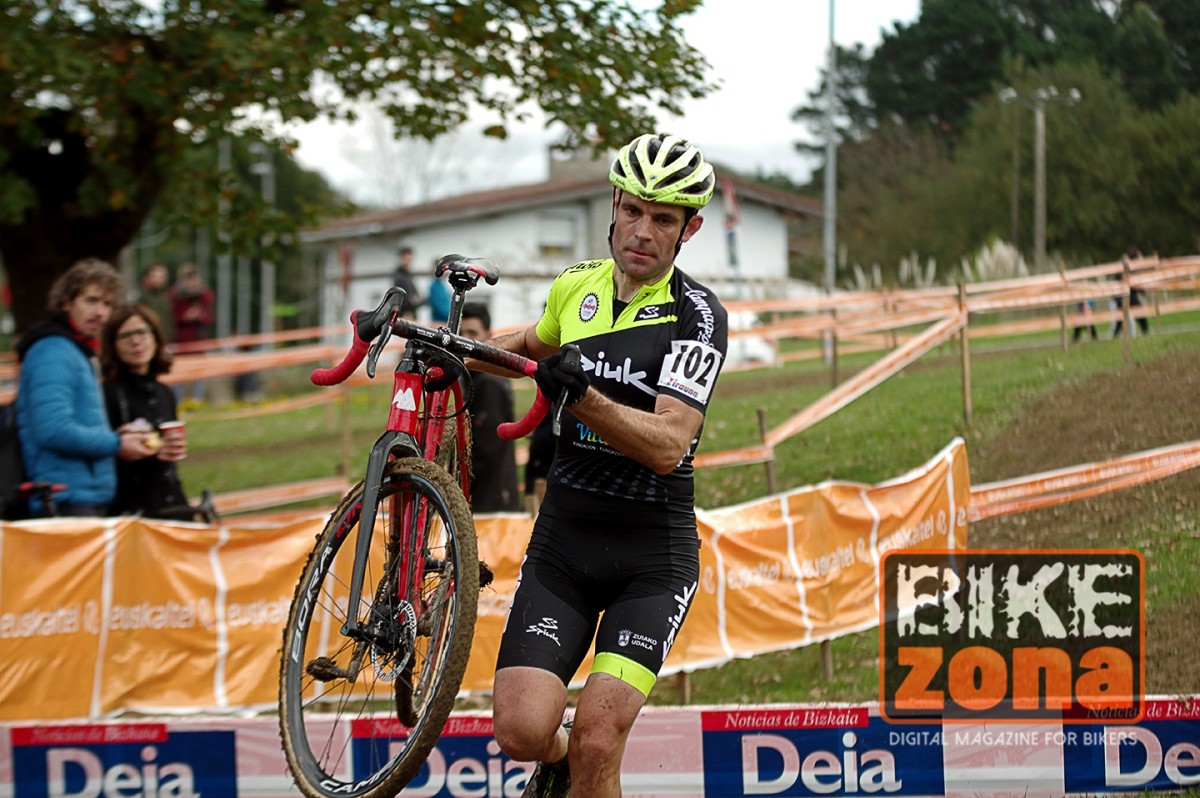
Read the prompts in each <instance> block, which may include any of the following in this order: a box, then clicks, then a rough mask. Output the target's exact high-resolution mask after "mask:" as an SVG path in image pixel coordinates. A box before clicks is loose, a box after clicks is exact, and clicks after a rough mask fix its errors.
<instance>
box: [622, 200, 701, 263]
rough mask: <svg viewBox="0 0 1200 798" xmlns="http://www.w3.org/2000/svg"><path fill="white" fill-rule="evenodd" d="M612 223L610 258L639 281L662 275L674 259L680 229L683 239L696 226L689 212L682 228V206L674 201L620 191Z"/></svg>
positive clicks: (698, 227) (696, 217)
mask: <svg viewBox="0 0 1200 798" xmlns="http://www.w3.org/2000/svg"><path fill="white" fill-rule="evenodd" d="M615 211H616V219H615V226H614V227H613V237H612V248H613V258H614V259H615V260H616V261H617V265H619V266H620V267H621V270H622V271H624V272H625V274H627V275H629V276H630V277H632V278H633V279H635V280H638V281H640V282H651V281H653V280H655V279H657V278H658V277H660V276H662V275H663V274H665V273H666V272H667V270H668V269H669V268H671V264H672V263H674V261H675V243H676V242H677V241H679V234H680V231H683V240H684V241H687V240H688V239H689V238H691V237H692V235H693V234H694V233H695V232H696V231H697V230H699V229H700V217H699V216H693V217H692V218H691V219H690V220H689V221H688V223H687V227H686V229H685V227H684V223H683V219H684V210H683V208H681V207H679V206H678V205H667V204H665V203H662V202H648V201H647V200H644V199H639V198H638V197H634V196H632V195H630V194H627V193H625V192H621V194H620V199H619V201H618V203H617V207H616V209H615Z"/></svg>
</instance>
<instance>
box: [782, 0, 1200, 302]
mask: <svg viewBox="0 0 1200 798" xmlns="http://www.w3.org/2000/svg"><path fill="white" fill-rule="evenodd" d="M1198 64H1200V6H1197V5H1196V4H1195V3H1189V2H1185V1H1183V0H1149V1H1148V2H1125V3H1120V4H1113V3H1109V2H1103V0H1062V1H1061V2H1059V1H1057V0H1056V1H1055V2H1048V1H1047V0H927V2H925V3H924V4H923V5H922V10H921V14H920V17H919V18H918V19H917V21H916V22H914V23H912V24H909V25H904V24H897V25H896V27H895V30H894V31H892V32H890V33H885V35H884V37H883V41H882V42H881V44H880V45H879V47H878V48H877V49H876V50H875V51H874V52H873V53H871V54H870V55H868V56H866V60H865V69H860V68H858V67H859V66H861V65H862V61H861V59H860V61H859V62H855V68H854V69H847V70H845V71H844V72H842V71H839V78H840V79H841V80H842V81H850V82H851V85H845V84H843V85H839V96H848V97H855V98H861V97H865V98H866V102H865V105H862V106H861V107H856V109H855V114H856V115H858V116H860V117H861V118H863V119H867V120H870V124H868V125H864V126H860V127H858V128H857V130H858V132H859V133H860V134H861V135H859V136H858V137H857V138H854V139H853V140H851V137H849V136H848V135H846V134H845V133H843V141H842V145H841V147H840V148H839V154H838V192H839V196H838V242H839V249H840V252H841V253H843V263H842V264H841V269H843V270H844V271H843V279H842V282H843V283H845V282H846V280H845V279H844V275H845V274H846V273H847V272H849V271H850V270H852V269H853V267H854V266H856V265H857V266H859V267H861V268H863V269H873V268H875V267H876V266H878V267H879V270H880V272H881V273H882V276H883V281H884V282H885V283H887V284H895V280H896V269H897V265H898V263H899V262H900V260H901V258H910V259H916V260H918V261H922V262H924V261H927V260H928V259H933V260H934V261H935V262H936V263H937V264H938V265H939V274H940V275H941V279H943V280H951V279H953V278H954V275H955V274H956V273H957V270H956V269H955V268H953V266H952V264H956V263H959V262H961V261H962V260H963V259H969V258H972V257H973V256H974V254H975V253H977V252H979V251H980V250H981V248H983V247H985V246H990V245H991V244H992V243H993V242H995V241H996V240H997V239H1000V240H1005V241H1008V242H1010V243H1012V244H1013V245H1014V246H1017V247H1018V249H1020V250H1021V251H1022V252H1023V253H1024V254H1025V257H1026V259H1027V260H1032V252H1031V251H1032V246H1031V243H1032V240H1033V230H1034V198H1035V152H1034V151H1035V146H1034V114H1033V113H1031V111H1030V106H1031V104H1032V102H1033V101H1032V98H1033V97H1034V96H1035V94H1036V93H1037V92H1038V91H1040V90H1043V89H1046V88H1047V87H1054V88H1056V89H1057V90H1058V97H1059V98H1061V99H1065V98H1066V97H1068V96H1070V92H1072V91H1075V92H1078V93H1079V95H1080V97H1081V99H1080V100H1079V102H1076V103H1068V102H1061V101H1054V100H1051V101H1049V102H1047V104H1046V111H1045V117H1044V118H1045V153H1046V167H1045V176H1046V186H1045V187H1046V219H1045V221H1046V245H1047V254H1048V256H1049V257H1048V260H1047V263H1046V267H1047V268H1054V267H1056V266H1057V264H1058V262H1059V261H1060V259H1061V260H1062V261H1064V262H1065V263H1066V264H1067V265H1078V264H1081V263H1088V262H1098V261H1106V260H1109V259H1112V258H1113V257H1115V256H1116V254H1117V253H1120V252H1123V251H1124V250H1125V249H1127V248H1128V247H1130V246H1137V247H1139V248H1140V249H1142V250H1143V251H1145V252H1158V253H1160V254H1163V255H1176V254H1185V253H1189V252H1193V251H1195V247H1196V245H1197V243H1198V240H1200V239H1198V236H1197V233H1196V230H1197V221H1198V219H1197V216H1196V210H1197V206H1198V204H1200V203H1198V202H1197V198H1196V197H1195V196H1194V195H1195V193H1196V192H1195V190H1194V187H1195V186H1196V185H1197V184H1196V180H1195V179H1194V178H1195V170H1196V167H1195V164H1196V163H1200V143H1198V142H1197V138H1196V136H1195V134H1194V132H1191V131H1194V130H1196V129H1197V128H1196V123H1197V121H1198V120H1197V117H1196V113H1197V111H1196V105H1195V98H1196V97H1197V96H1198V95H1197V92H1198V89H1200V80H1198V79H1197V78H1196V76H1197V75H1198V74H1200V71H1197V65H1198ZM855 80H860V81H861V82H860V83H858V84H853V81H855ZM1008 89H1012V90H1014V91H1015V93H1016V94H1017V95H1018V96H1019V97H1021V98H1023V102H1014V103H1012V104H1010V105H1005V104H1003V103H1001V102H1000V101H999V98H998V93H999V92H1000V90H1008ZM810 99H811V100H812V104H811V105H810V106H806V107H802V108H800V109H798V110H797V111H796V112H795V117H796V118H798V119H805V120H808V121H810V122H812V123H814V126H815V123H817V122H819V121H820V119H821V118H822V113H823V107H822V106H821V104H820V102H819V99H820V98H819V97H817V96H816V95H812V96H810ZM814 129H816V128H815V127H814ZM798 146H801V145H798ZM812 149H814V150H815V149H817V148H816V147H813V148H812ZM1189 176H1190V177H1191V178H1192V179H1188V178H1189ZM814 178H815V179H814V181H813V183H812V185H813V186H814V188H815V187H816V186H817V185H818V184H819V181H820V180H821V179H823V176H822V175H821V174H820V172H818V173H817V174H816V175H815V176H814Z"/></svg>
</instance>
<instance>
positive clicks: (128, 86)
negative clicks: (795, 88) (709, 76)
mask: <svg viewBox="0 0 1200 798" xmlns="http://www.w3.org/2000/svg"><path fill="white" fill-rule="evenodd" d="M697 5H698V0H666V1H665V2H663V3H661V4H660V5H658V6H657V7H656V8H654V9H653V10H652V11H640V10H638V9H635V8H634V7H632V6H631V5H629V4H625V3H619V2H613V0H572V1H571V2H553V3H552V2H545V0H521V1H520V2H508V1H504V0H480V1H479V2H474V3H438V2H432V1H431V0H423V1H422V2H400V1H399V0H395V1H394V2H385V3H375V2H367V1H366V0H352V1H351V0H347V1H346V2H337V3H331V2H326V0H220V2H218V1H217V0H197V1H196V2H184V1H183V0H165V2H162V3H155V4H144V3H136V2H112V1H111V0H75V1H74V2H69V3H58V2H45V1H44V0H16V2H10V3H9V4H8V5H7V6H6V7H5V11H4V13H3V14H0V41H3V42H4V47H3V48H0V258H2V259H3V261H4V264H5V268H6V270H7V272H8V273H9V276H10V278H11V283H12V286H13V291H14V309H15V311H16V315H17V323H18V326H25V325H27V324H28V323H29V322H30V321H31V317H30V310H29V309H31V308H36V307H39V306H40V305H41V303H42V300H43V297H44V295H45V291H46V288H47V286H48V283H49V282H50V281H51V280H52V279H53V277H54V276H55V275H57V274H59V273H61V272H62V271H63V270H64V269H65V268H67V267H68V266H69V265H70V263H71V262H73V261H74V260H76V259H78V258H79V257H82V256H86V255H97V256H100V257H103V258H107V259H110V260H115V259H116V256H117V254H118V253H119V252H120V250H121V249H122V248H123V247H124V246H125V245H126V244H128V243H129V242H130V240H132V238H133V237H134V235H135V234H136V233H137V231H138V230H139V229H140V228H141V226H142V224H143V222H144V221H145V219H146V217H147V215H148V214H149V213H150V210H151V209H152V208H153V207H154V204H155V202H156V201H157V200H158V198H159V197H160V196H161V195H162V194H163V193H164V191H168V190H170V189H169V187H171V186H183V185H186V184H187V180H188V178H187V177H185V173H190V174H196V170H199V173H198V174H196V177H197V178H198V180H199V182H200V183H202V184H203V185H204V186H205V187H206V190H205V194H206V202H207V203H208V205H209V208H210V210H211V205H212V199H213V197H219V198H221V199H224V200H226V201H230V202H232V201H233V199H234V198H233V196H232V195H231V185H230V182H229V180H228V179H227V176H226V175H217V174H215V173H214V172H213V163H214V161H213V159H212V158H211V151H210V154H209V155H208V156H207V157H205V156H203V155H197V154H193V153H191V150H192V149H193V148H195V147H203V146H208V147H213V146H215V142H216V141H217V140H219V139H220V138H222V137H224V136H226V135H229V134H235V135H236V134H249V135H250V136H251V138H257V137H260V136H261V137H265V138H267V139H268V140H270V139H271V138H272V137H273V136H274V131H275V128H276V125H277V123H278V122H279V121H305V120H312V119H315V118H318V117H321V116H326V117H331V118H345V117H348V116H350V115H352V114H353V111H352V110H351V108H352V106H350V105H349V104H347V103H346V102H345V101H347V100H368V101H375V102H377V103H379V104H380V105H381V106H382V107H383V109H384V110H385V111H386V112H387V114H388V116H389V117H390V118H391V120H392V122H393V123H394V127H395V133H396V135H397V136H415V137H426V138H432V137H434V136H437V135H439V134H441V133H445V132H447V131H449V130H451V129H453V128H454V127H456V126H457V125H459V124H460V123H461V122H462V121H463V120H464V119H466V117H467V114H468V113H469V112H471V111H473V110H474V109H483V110H484V111H486V112H490V113H492V114H494V115H495V117H496V118H497V120H498V121H497V123H496V124H495V125H494V126H493V127H492V128H491V129H490V130H489V132H490V133H491V134H492V135H495V136H501V137H503V136H504V135H505V126H506V125H507V124H508V123H510V122H512V121H514V120H518V119H522V118H524V117H525V116H526V115H527V114H528V112H529V108H530V107H531V106H532V105H539V106H541V107H542V108H544V109H546V111H547V115H548V118H549V120H550V122H551V123H555V124H557V125H559V126H560V127H561V129H562V131H563V143H564V144H565V145H568V146H574V145H577V144H579V143H580V142H582V141H587V142H589V143H592V144H594V145H595V146H598V147H599V146H604V145H606V144H610V143H613V142H615V141H617V140H618V139H621V138H624V137H626V133H627V131H629V130H635V129H639V128H642V127H645V126H646V125H648V124H649V121H650V118H651V111H652V109H655V108H662V109H666V110H668V111H671V112H673V113H678V112H679V110H680V101H681V100H683V99H684V98H687V97H693V96H702V95H703V94H705V93H706V92H708V91H709V90H710V89H711V88H712V87H711V86H710V84H708V83H707V82H706V79H705V72H706V69H707V63H706V62H705V60H704V59H703V57H702V56H701V55H700V54H699V53H697V52H696V51H695V50H693V49H692V48H691V47H689V46H688V45H687V44H686V43H685V42H684V40H683V35H682V32H681V30H680V28H679V25H678V20H679V17H680V16H682V15H685V14H687V13H690V12H691V11H693V10H694V9H695V7H696V6H697ZM181 196H182V195H181ZM251 210H252V211H253V210H254V208H253V207H252V208H251ZM201 213H202V214H203V213H204V211H203V209H201ZM230 218H232V219H235V220H236V221H237V223H238V224H239V225H240V226H241V227H242V228H245V229H244V230H243V231H239V232H234V233H233V235H234V236H235V237H237V236H241V237H242V238H244V239H245V240H257V239H258V238H260V237H261V236H262V235H263V234H264V233H266V232H268V231H269V228H264V227H263V224H268V225H269V224H270V223H273V222H276V221H278V218H277V217H276V218H266V217H265V216H263V215H262V214H257V213H254V212H251V213H247V214H244V215H231V217H230Z"/></svg>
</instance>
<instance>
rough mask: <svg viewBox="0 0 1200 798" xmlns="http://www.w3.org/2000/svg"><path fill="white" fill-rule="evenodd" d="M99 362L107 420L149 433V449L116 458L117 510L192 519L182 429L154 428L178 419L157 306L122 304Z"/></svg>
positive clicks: (106, 328)
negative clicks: (182, 464) (165, 379)
mask: <svg viewBox="0 0 1200 798" xmlns="http://www.w3.org/2000/svg"><path fill="white" fill-rule="evenodd" d="M100 366H101V373H102V374H103V376H104V403H105V406H106V408H107V411H108V420H109V423H110V424H112V426H113V427H115V428H118V429H120V428H121V427H126V428H130V429H139V428H140V429H144V430H146V431H147V432H148V433H151V434H150V435H149V436H148V437H149V448H150V449H151V453H150V454H147V455H146V456H145V457H141V458H138V459H134V460H122V461H119V462H118V463H117V493H116V499H115V501H114V502H113V508H112V509H113V512H114V513H120V514H135V513H136V514H141V515H144V516H146V517H147V518H177V519H181V520H189V521H190V520H192V519H193V518H194V517H195V512H194V510H193V509H192V507H191V506H190V505H189V504H188V500H187V496H186V495H185V494H184V491H183V485H182V484H181V483H180V481H179V472H178V470H177V468H176V463H177V462H178V461H179V460H182V459H183V458H184V457H186V456H187V441H186V438H185V437H184V435H183V431H182V430H173V431H171V432H168V433H162V434H161V435H160V434H158V433H157V432H155V431H156V430H157V429H158V426H159V425H160V424H162V423H163V422H165V421H175V420H177V419H178V416H177V415H176V412H175V394H174V393H172V391H171V389H170V388H168V387H167V386H166V385H164V384H162V383H161V382H159V381H158V378H159V377H160V376H162V375H163V374H166V373H167V372H168V371H170V370H171V355H170V354H169V353H168V352H167V339H166V335H165V334H164V333H163V329H162V325H161V324H159V321H158V317H157V315H156V314H155V313H154V311H153V310H151V309H150V308H148V307H146V306H145V305H128V306H126V307H123V308H118V309H117V311H116V312H115V313H113V316H112V318H111V319H109V321H108V323H107V324H106V325H104V332H103V333H102V334H101V337H100Z"/></svg>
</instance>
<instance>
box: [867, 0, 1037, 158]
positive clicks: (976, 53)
mask: <svg viewBox="0 0 1200 798" xmlns="http://www.w3.org/2000/svg"><path fill="white" fill-rule="evenodd" d="M1001 5H1002V4H1001V3H1000V2H999V1H998V0H927V2H926V3H924V5H923V6H922V9H921V16H920V17H919V18H918V19H917V21H916V22H915V23H913V24H911V25H903V24H897V25H896V30H895V31H894V32H892V33H885V34H884V36H883V39H882V41H881V42H880V44H879V47H878V48H876V50H875V52H874V54H872V56H871V60H870V62H869V64H868V68H867V75H866V89H867V93H868V95H869V96H870V98H871V104H872V106H873V107H874V109H875V113H876V115H877V116H878V117H879V118H880V119H889V120H892V121H902V122H906V123H912V124H919V125H928V126H930V127H932V128H933V129H934V130H935V131H936V132H937V133H938V135H939V136H940V137H942V138H943V140H945V141H946V142H947V143H953V142H954V141H955V140H956V139H957V137H958V135H959V134H960V133H961V131H962V127H963V125H964V124H965V122H966V119H967V117H968V116H969V115H970V112H971V107H972V105H973V103H974V102H975V99H976V98H977V97H980V96H982V95H984V94H987V93H989V92H990V91H991V90H992V86H993V84H994V83H995V82H996V81H997V80H999V79H1000V78H1001V76H1002V75H1003V72H1004V64H1005V61H1006V59H1008V58H1011V57H1013V56H1014V55H1015V54H1016V47H1017V39H1018V33H1017V27H1016V25H1015V24H1014V23H1013V22H1012V21H1011V20H1010V19H1008V18H1006V16H1005V14H1004V13H1003V9H1002V8H1001V7H1000V6H1001Z"/></svg>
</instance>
